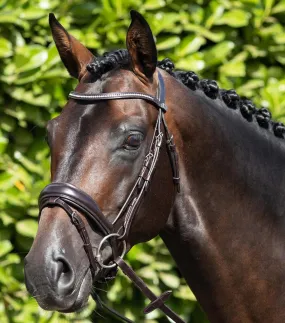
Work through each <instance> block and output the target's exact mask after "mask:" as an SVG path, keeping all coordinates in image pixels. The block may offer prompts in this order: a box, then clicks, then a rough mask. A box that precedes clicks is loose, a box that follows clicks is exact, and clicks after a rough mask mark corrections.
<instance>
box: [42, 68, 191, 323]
mask: <svg viewBox="0 0 285 323" xmlns="http://www.w3.org/2000/svg"><path fill="white" fill-rule="evenodd" d="M158 81H159V85H158V92H157V97H153V96H151V95H148V94H144V93H139V92H124V93H120V92H111V93H98V94H81V93H77V92H71V93H70V94H69V97H70V98H71V99H75V100H82V101H100V100H118V99H143V100H147V101H148V102H151V103H152V104H153V105H154V106H155V107H156V108H157V109H158V117H157V121H156V126H155V129H154V134H153V138H152V141H151V144H150V148H149V152H148V154H147V155H146V157H145V161H144V164H143V166H142V169H141V171H140V173H139V176H138V179H137V181H136V182H135V184H134V186H133V188H132V190H131V192H130V194H129V195H128V197H127V199H126V201H125V203H124V205H123V207H122V208H121V210H120V212H119V213H118V215H117V216H116V218H115V219H114V221H113V222H112V223H110V222H109V221H108V220H107V219H106V217H105V216H104V215H103V213H102V212H101V210H100V208H99V206H98V205H97V203H96V201H94V200H93V199H92V198H91V197H90V196H89V195H88V194H86V193H85V192H83V191H82V190H80V189H79V188H77V187H75V186H74V185H71V184H69V183H51V184H49V185H47V186H46V187H45V188H44V189H43V191H42V192H41V194H40V197H39V209H40V214H41V211H42V209H43V208H45V207H55V206H58V207H61V208H62V209H64V210H65V212H66V213H67V214H68V215H69V217H70V219H71V222H72V223H73V224H74V225H75V227H76V229H77V230H78V232H79V234H80V236H81V238H82V240H83V243H84V249H85V252H86V254H87V256H88V259H89V262H90V269H91V272H92V276H93V277H95V275H97V277H98V276H100V274H106V273H107V272H108V271H109V270H110V269H111V268H114V267H116V266H119V267H120V268H121V269H122V271H123V272H124V274H125V275H127V276H128V277H129V278H130V280H131V281H132V282H133V283H134V284H135V285H136V286H137V287H138V288H139V289H140V290H141V292H142V293H143V294H144V295H145V296H146V297H148V298H149V299H150V301H151V303H150V304H149V305H148V306H147V307H146V308H145V309H144V313H145V314H147V313H150V312H152V311H153V310H155V309H158V308H159V309H160V310H161V311H163V312H164V313H165V314H166V315H167V316H168V317H170V318H171V319H172V320H173V321H174V322H177V323H183V322H184V321H183V320H182V319H181V318H180V317H179V316H178V315H177V314H176V313H175V312H173V311H172V310H171V309H170V308H169V307H168V306H166V305H165V304H164V303H165V302H166V301H167V299H168V298H169V296H170V294H171V291H167V292H165V293H163V294H162V295H160V296H159V297H157V296H156V295H155V294H154V293H152V291H151V290H150V289H149V288H148V287H147V285H146V284H145V283H144V282H143V280H142V279H141V278H139V277H138V276H137V275H136V273H135V272H134V271H133V270H132V268H131V267H130V266H129V265H128V264H127V263H126V262H125V261H124V260H123V257H124V255H125V253H126V241H127V238H128V234H129V232H130V229H131V226H132V222H133V219H134V216H135V214H136V213H137V211H138V209H139V206H140V204H141V202H142V199H143V197H144V195H145V193H146V192H147V190H148V187H149V185H150V181H151V178H152V175H153V172H154V170H155V168H156V166H157V161H158V157H159V152H160V149H161V145H162V142H163V131H162V125H163V126H164V131H165V134H166V147H167V151H168V156H169V160H170V164H171V168H172V173H173V183H174V185H175V186H176V189H177V192H179V191H180V178H179V167H178V155H177V152H176V148H175V144H174V142H173V136H172V135H171V134H170V132H169V130H168V127H167V124H166V120H165V118H164V113H165V112H166V111H167V107H166V105H165V86H164V81H163V78H162V76H161V74H160V72H158ZM77 212H80V213H81V214H83V215H84V216H86V217H88V218H89V219H90V220H91V224H92V225H93V226H94V227H96V230H98V231H99V233H100V234H102V236H103V238H102V240H101V242H100V244H99V246H98V250H97V254H96V256H94V254H93V249H92V245H91V241H90V238H89V235H88V232H87V230H86V227H85V224H84V222H83V221H82V219H81V218H80V216H79V215H78V214H77ZM121 218H123V224H122V225H121V226H120V227H119V229H117V230H116V229H115V226H116V224H117V222H118V220H119V219H121ZM106 240H109V242H110V245H111V247H112V252H113V261H112V263H111V264H104V263H103V260H102V257H101V254H100V251H101V249H102V247H103V243H104V242H105V241H106ZM122 247H123V250H122V254H121V255H120V256H119V249H120V248H122ZM92 297H93V299H94V300H95V301H96V302H97V304H98V306H99V307H101V308H104V309H106V310H107V311H108V312H110V313H111V314H113V315H115V316H117V317H118V318H120V319H121V320H123V321H124V322H128V323H129V322H132V321H130V320H129V319H127V318H125V317H124V316H122V315H121V314H119V313H117V312H116V311H114V310H113V309H110V308H109V307H107V306H106V305H105V304H104V303H103V302H102V301H101V300H100V298H99V297H98V295H92ZM184 323H185V322H184Z"/></svg>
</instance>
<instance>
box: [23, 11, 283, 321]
mask: <svg viewBox="0 0 285 323" xmlns="http://www.w3.org/2000/svg"><path fill="white" fill-rule="evenodd" d="M131 17H132V23H131V25H130V27H129V30H128V33H127V38H126V43H127V48H128V49H127V50H119V51H115V52H112V53H109V54H106V55H104V56H103V57H98V58H95V57H94V56H93V55H92V54H91V53H90V51H89V50H88V49H86V48H85V47H84V46H83V45H82V44H81V43H80V42H79V41H77V40H76V39H75V38H74V37H72V36H71V35H70V34H69V33H68V32H67V31H66V30H65V29H64V28H63V27H62V26H61V25H60V24H59V22H58V21H57V20H56V19H55V17H54V16H53V15H51V16H50V25H51V30H52V34H53V37H54V40H55V43H56V46H57V48H58V51H59V54H60V56H61V59H62V61H63V63H64V65H65V66H66V68H67V70H68V71H69V73H70V74H71V75H72V76H73V77H76V78H77V79H78V80H79V84H78V86H77V87H76V89H75V90H76V93H80V94H82V95H83V96H84V95H92V94H101V93H111V92H112V93H113V92H120V93H125V92H135V93H138V92H139V93H145V94H148V95H151V96H152V97H156V93H157V88H158V85H159V84H160V83H159V75H161V76H162V78H163V81H164V84H165V95H166V106H167V108H168V110H167V112H166V113H165V120H166V123H167V125H168V128H169V131H170V133H171V134H172V135H173V138H174V141H175V144H176V149H177V153H178V156H179V169H180V191H179V192H177V190H176V186H175V185H174V184H173V181H172V176H173V174H172V169H171V166H170V163H169V156H168V152H167V149H166V146H165V141H163V144H162V148H161V152H160V155H159V159H158V162H157V164H156V172H155V174H154V176H152V180H151V183H150V185H149V187H148V191H147V193H146V194H145V195H144V197H143V200H142V203H141V205H140V208H139V209H138V210H137V212H136V214H135V216H134V218H133V221H132V223H131V226H130V230H129V232H128V234H127V235H126V237H125V240H124V241H125V242H126V248H127V250H129V249H130V248H131V247H132V246H133V245H134V244H137V243H140V242H143V241H147V240H150V239H152V238H153V237H155V236H156V235H158V234H159V235H160V236H161V237H162V239H163V240H164V242H165V244H166V246H167V247H168V249H169V250H170V252H171V255H172V256H173V258H174V259H175V261H176V263H177V266H178V267H179V269H180V271H181V273H182V274H183V276H184V277H185V279H186V280H187V282H188V284H189V286H190V287H191V289H192V290H193V292H194V293H195V295H196V297H197V299H198V301H199V302H200V304H201V305H202V307H203V309H204V310H205V312H206V313H207V316H208V318H209V320H210V321H211V322H217V323H225V322H230V323H235V322H242V323H247V322H258V323H261V322H262V323H264V322H270V323H280V322H285V198H284V197H285V172H284V170H285V142H284V139H283V137H284V134H285V128H284V126H283V125H282V124H280V123H276V122H273V121H272V120H271V119H270V113H269V112H268V111H267V110H266V109H260V110H257V109H256V108H255V107H254V106H253V104H252V103H251V102H250V101H249V100H246V99H241V98H240V97H239V96H238V95H237V94H236V93H235V92H234V91H233V90H229V91H225V90H219V88H218V86H217V84H216V83H215V81H210V80H199V79H198V77H197V76H196V75H195V74H194V73H193V72H179V71H178V72H175V71H174V70H173V66H172V63H171V62H170V61H169V60H164V61H162V62H158V61H157V52H156V46H155V43H154V40H153V36H152V33H151V30H150V28H149V26H148V24H147V23H146V21H145V20H144V19H143V17H142V16H141V15H140V14H138V13H137V12H134V11H132V13H131ZM158 113H159V112H158V110H157V109H156V108H154V106H153V103H152V102H149V101H147V100H141V99H138V98H133V99H125V100H124V99H120V100H119V99H118V100H116V99H115V100H99V101H93V102H92V101H85V100H78V99H74V98H71V99H69V100H68V102H67V104H66V106H65V108H64V109H63V111H62V113H61V114H60V116H58V117H57V118H55V119H53V120H51V121H50V122H49V123H48V126H47V132H48V143H49V146H50V150H51V179H52V182H53V183H69V184H72V185H74V186H75V187H77V188H79V189H81V190H82V191H83V192H85V193H87V194H88V195H89V196H90V197H92V199H93V200H95V201H96V203H97V205H98V208H100V210H101V211H102V212H101V213H100V214H101V215H100V216H101V217H105V218H106V219H107V220H109V222H112V221H113V220H114V219H115V218H116V217H117V214H118V212H119V211H120V209H121V208H122V206H123V205H124V203H125V201H126V199H127V197H128V195H129V194H130V191H131V189H132V187H133V185H134V183H135V182H136V180H137V178H138V175H139V173H140V170H141V167H142V165H144V161H145V156H146V155H147V153H148V151H149V147H150V146H151V142H152V138H153V135H154V131H155V129H156V128H155V127H156V124H157V123H156V122H157V120H158ZM164 137H165V131H164ZM163 140H164V139H163ZM70 187H71V186H70ZM55 200H56V199H55ZM54 202H55V203H56V201H54ZM72 210H73V208H71V211H70V210H69V209H64V208H63V206H62V207H61V206H57V205H52V206H50V207H49V206H46V207H43V208H42V211H41V217H40V221H39V228H38V232H37V236H36V238H35V240H34V243H33V246H32V248H31V250H30V252H29V254H28V255H27V257H26V260H25V262H26V263H25V275H26V285H27V288H28V290H29V291H30V293H31V294H32V295H34V296H35V298H36V299H37V301H38V303H39V305H40V306H41V307H42V308H44V309H47V310H57V311H61V312H73V311H76V310H79V309H80V308H82V307H83V306H84V305H85V304H86V302H87V299H88V296H89V295H90V292H91V288H92V273H91V270H90V264H89V261H90V257H91V256H90V254H89V257H88V255H87V251H86V252H85V251H84V247H85V245H84V246H83V242H82V231H78V229H77V227H75V226H74V225H72V224H71V220H70V217H69V216H67V213H68V212H71V214H73V213H72V212H73V211H72ZM68 214H69V213H68ZM78 214H79V218H80V221H81V222H82V223H83V224H84V225H85V227H86V230H87V233H88V235H89V237H90V240H91V243H92V250H93V251H94V253H95V251H96V250H98V248H99V249H101V248H102V245H101V246H100V247H99V244H100V241H102V234H101V231H102V230H99V229H98V228H97V227H96V226H95V227H94V226H93V225H92V223H91V222H90V221H89V220H88V218H87V217H86V216H85V214H84V212H79V213H78ZM103 214H104V216H103ZM69 215H70V214H69ZM123 218H124V216H123V217H122V219H119V223H121V222H120V221H123ZM102 221H103V220H102ZM99 222H100V221H99ZM85 237H86V235H85ZM102 258H103V261H104V262H105V263H106V264H107V263H110V259H112V246H111V243H107V242H106V245H105V246H104V248H103V251H102ZM99 276H100V275H99V274H96V273H95V276H93V280H94V281H96V280H97V279H99Z"/></svg>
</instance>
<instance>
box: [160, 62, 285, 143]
mask: <svg viewBox="0 0 285 323" xmlns="http://www.w3.org/2000/svg"><path fill="white" fill-rule="evenodd" d="M158 67H159V68H161V69H163V70H165V71H166V72H168V73H169V74H170V75H172V76H174V77H175V78H176V79H177V80H179V81H180V82H181V83H183V84H184V85H186V86H187V87H188V88H189V89H191V90H192V91H195V90H197V89H201V90H202V91H203V92H204V93H205V95H206V96H208V97H209V98H211V99H213V100H215V99H221V100H223V102H224V103H225V104H226V106H227V107H228V108H230V109H239V110H240V112H241V115H242V116H243V117H244V118H245V119H246V120H247V121H248V122H251V121H253V119H254V118H255V119H256V121H257V123H258V125H259V126H260V127H263V128H265V129H270V130H272V131H273V133H274V135H275V136H276V137H278V138H283V139H284V136H285V126H284V124H283V123H281V122H276V121H273V120H271V117H272V115H271V112H270V111H269V110H268V109H266V108H261V109H257V108H256V107H255V106H254V104H253V103H252V101H250V100H248V99H247V98H241V97H240V96H239V95H238V94H237V93H236V91H235V90H233V89H231V90H224V89H219V87H218V84H217V82H216V81H214V80H207V79H205V80H199V77H198V76H197V75H196V74H195V73H194V72H192V71H190V72H184V71H174V64H173V62H172V61H171V60H170V59H169V58H165V59H164V60H162V61H161V62H158Z"/></svg>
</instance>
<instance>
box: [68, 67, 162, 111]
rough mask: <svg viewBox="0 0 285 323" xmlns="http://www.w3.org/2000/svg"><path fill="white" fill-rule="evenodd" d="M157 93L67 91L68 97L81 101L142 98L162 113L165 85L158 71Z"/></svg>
mask: <svg viewBox="0 0 285 323" xmlns="http://www.w3.org/2000/svg"><path fill="white" fill-rule="evenodd" d="M158 83H159V85H158V95H157V98H156V97H154V96H151V95H148V94H145V93H141V92H122V93H120V92H111V93H98V94H82V93H78V92H75V91H72V92H70V93H69V95H68V97H69V98H70V99H74V100H83V101H101V100H119V99H142V100H147V101H150V102H152V103H153V104H154V105H155V107H156V108H158V109H161V110H162V111H163V112H164V113H165V112H166V111H167V106H166V105H165V101H164V98H165V86H164V82H163V79H162V75H161V74H160V72H158Z"/></svg>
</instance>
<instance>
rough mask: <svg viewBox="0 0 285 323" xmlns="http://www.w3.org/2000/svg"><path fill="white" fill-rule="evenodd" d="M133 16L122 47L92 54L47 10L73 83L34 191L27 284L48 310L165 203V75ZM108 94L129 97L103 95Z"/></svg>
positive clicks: (140, 236) (77, 294)
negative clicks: (36, 209)
mask: <svg viewBox="0 0 285 323" xmlns="http://www.w3.org/2000/svg"><path fill="white" fill-rule="evenodd" d="M131 17H132V22H131V25H130V27H129V29H128V32H127V37H126V45H127V50H120V51H115V52H113V53H110V54H107V55H103V56H102V57H98V58H95V57H94V56H93V54H92V53H91V52H90V51H89V50H88V49H87V48H86V47H84V46H83V45H82V44H81V43H80V42H79V41H78V40H76V39H75V38H74V37H73V36H71V35H70V34H69V33H68V32H67V31H66V30H65V29H64V28H63V26H61V24H60V23H59V22H58V21H57V20H56V19H55V17H54V15H52V14H51V15H50V27H51V31H52V35H53V38H54V41H55V44H56V46H57V49H58V52H59V54H60V57H61V59H62V62H63V63H64V65H65V67H66V68H67V70H68V72H69V73H70V75H72V76H73V77H75V78H77V79H78V81H79V83H78V85H77V87H76V89H75V94H74V93H73V95H72V94H71V95H70V99H69V100H68V102H67V104H66V106H65V107H64V109H63V111H62V112H61V114H60V115H59V116H58V117H56V118H54V119H53V120H51V121H49V122H48V125H47V141H48V145H49V147H50V152H51V180H52V185H51V186H49V187H47V188H46V189H45V190H44V191H43V193H42V196H41V198H40V209H41V210H40V220H39V227H38V232H37V235H36V237H35V240H34V242H33V245H32V248H31V250H30V252H29V254H28V255H27V257H26V259H25V277H26V285H27V288H28V290H29V292H30V293H31V294H32V295H34V297H35V298H36V299H37V301H38V303H39V305H40V306H41V307H42V308H44V309H47V310H57V311H61V312H73V311H76V310H78V309H80V308H82V307H83V306H84V305H85V304H86V302H87V300H88V296H89V295H90V293H91V290H92V284H93V283H94V282H95V281H97V280H98V279H100V278H101V277H102V276H103V277H104V276H105V275H107V274H108V272H109V271H110V268H109V267H113V265H112V261H113V260H114V254H115V253H116V254H121V253H125V252H127V251H128V250H129V249H130V248H131V247H132V246H133V245H134V244H137V243H139V242H143V241H147V240H150V239H152V238H153V237H155V236H156V235H158V234H159V232H160V231H161V229H162V228H163V227H164V226H165V223H166V222H167V219H168V216H169V213H170V210H171V206H172V203H173V198H174V192H175V191H174V189H175V185H173V183H172V176H171V163H169V158H168V153H169V152H167V149H166V145H165V144H162V137H163V136H164V137H165V134H166V132H167V131H168V128H165V129H164V128H162V124H164V126H166V123H165V119H164V116H163V113H164V112H165V111H163V106H164V103H163V102H158V101H159V96H158V93H157V92H158V91H160V94H161V92H162V91H164V89H163V88H162V87H163V86H164V83H162V82H163V80H162V77H166V78H167V77H169V76H168V75H167V73H165V72H163V71H161V72H159V71H158V69H157V51H156V46H155V42H154V39H153V35H152V32H151V30H150V27H149V25H148V24H147V22H146V21H145V20H144V18H143V17H142V16H141V15H140V14H139V13H137V12H135V11H132V12H131ZM160 73H162V74H163V75H164V76H161V74H160ZM177 83H178V82H177ZM114 93H119V94H120V93H133V94H136V95H134V97H128V98H118V99H112V98H110V97H108V98H105V99H104V98H103V97H102V94H103V95H105V96H106V95H107V96H108V94H112V95H113V94H114ZM119 94H118V95H119ZM162 94H163V95H164V93H162ZM162 94H161V95H162ZM76 95H77V96H76ZM92 95H93V99H92ZM96 95H99V96H100V95H101V96H100V97H99V99H98V98H97V99H98V100H96V98H95V96H96ZM138 95H141V96H143V95H146V96H149V98H147V97H142V99H141V98H140V97H138ZM86 98H87V99H86ZM152 99H153V100H154V101H153V102H152V101H151V100H152ZM166 99H167V98H166ZM155 100H158V101H157V102H156V101H155ZM160 104H161V106H160ZM167 134H168V135H169V133H167ZM167 134H166V135H167ZM163 140H164V139H163ZM168 143H169V144H172V138H171V137H170V135H169V137H168ZM160 147H161V149H160ZM159 150H161V152H160V154H159V155H158V152H159ZM172 152H173V150H172ZM170 155H171V152H170ZM171 158H172V166H173V165H174V168H175V162H177V161H175V158H176V157H175V154H174V155H172V157H171ZM154 170H156V172H155V176H152V175H153V172H154ZM151 179H152V181H151V185H150V183H149V182H150V180H151ZM176 180H178V178H176ZM162 188H163V189H162ZM147 190H148V191H150V193H148V194H145V192H146V191H147ZM132 207H133V209H132ZM87 213H88V214H87ZM86 214H87V215H90V216H87V215H86ZM130 214H131V216H130ZM67 215H69V216H67ZM134 215H135V216H134ZM72 224H76V225H75V226H74V225H72ZM105 238H106V239H105ZM84 249H85V250H84ZM85 251H86V252H85ZM99 258H100V259H99ZM92 259H93V260H94V263H93V266H91V268H90V261H91V262H92V261H93V260H92ZM110 264H111V265H110Z"/></svg>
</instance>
